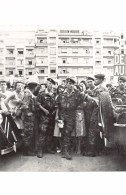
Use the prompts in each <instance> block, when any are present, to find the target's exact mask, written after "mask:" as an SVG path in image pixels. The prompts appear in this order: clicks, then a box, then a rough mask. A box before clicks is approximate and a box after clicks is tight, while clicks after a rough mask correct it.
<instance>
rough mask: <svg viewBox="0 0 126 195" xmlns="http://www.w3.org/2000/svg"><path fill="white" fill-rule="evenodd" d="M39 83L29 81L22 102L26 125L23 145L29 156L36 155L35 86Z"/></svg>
mask: <svg viewBox="0 0 126 195" xmlns="http://www.w3.org/2000/svg"><path fill="white" fill-rule="evenodd" d="M37 85H38V83H37V82H32V81H29V82H28V89H26V90H24V99H23V102H22V106H21V108H22V112H23V113H22V119H23V125H24V136H23V146H24V151H23V152H24V154H25V155H28V156H34V155H35V151H34V150H35V148H34V147H35V140H34V137H35V136H34V135H35V132H34V131H35V114H36V105H35V104H36V103H35V101H36V100H35V99H36V98H35V96H34V92H35V88H36V86H37Z"/></svg>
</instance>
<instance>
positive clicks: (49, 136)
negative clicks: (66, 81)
mask: <svg viewBox="0 0 126 195" xmlns="http://www.w3.org/2000/svg"><path fill="white" fill-rule="evenodd" d="M53 85H55V81H54V80H53V79H52V78H48V79H47V88H46V90H45V92H43V91H42V92H40V93H39V94H38V96H37V100H36V104H37V107H38V109H39V137H38V152H37V157H38V158H42V157H43V151H44V147H45V145H46V151H47V152H48V153H51V154H54V153H55V152H54V151H53V150H52V142H53V131H54V125H55V95H54V94H53V92H52V87H53Z"/></svg>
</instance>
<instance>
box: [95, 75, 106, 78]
mask: <svg viewBox="0 0 126 195" xmlns="http://www.w3.org/2000/svg"><path fill="white" fill-rule="evenodd" d="M95 78H96V79H104V78H105V75H104V74H96V75H95Z"/></svg>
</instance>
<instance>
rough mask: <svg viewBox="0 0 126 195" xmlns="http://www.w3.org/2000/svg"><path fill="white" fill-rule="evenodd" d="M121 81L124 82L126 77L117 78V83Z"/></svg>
mask: <svg viewBox="0 0 126 195" xmlns="http://www.w3.org/2000/svg"><path fill="white" fill-rule="evenodd" d="M120 80H121V81H123V82H126V77H124V76H120V77H118V81H120Z"/></svg>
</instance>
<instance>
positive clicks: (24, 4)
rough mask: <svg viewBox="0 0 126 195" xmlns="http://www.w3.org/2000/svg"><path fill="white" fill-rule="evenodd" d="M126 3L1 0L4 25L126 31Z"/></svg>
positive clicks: (110, 0) (111, 0)
mask: <svg viewBox="0 0 126 195" xmlns="http://www.w3.org/2000/svg"><path fill="white" fill-rule="evenodd" d="M125 18H126V6H125V1H124V0H120V1H119V0H73V1H72V0H0V25H41V26H43V27H46V28H48V27H54V28H61V27H62V28H68V27H70V28H74V29H89V30H101V31H102V30H103V31H105V30H116V31H120V30H123V31H126V23H125Z"/></svg>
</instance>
